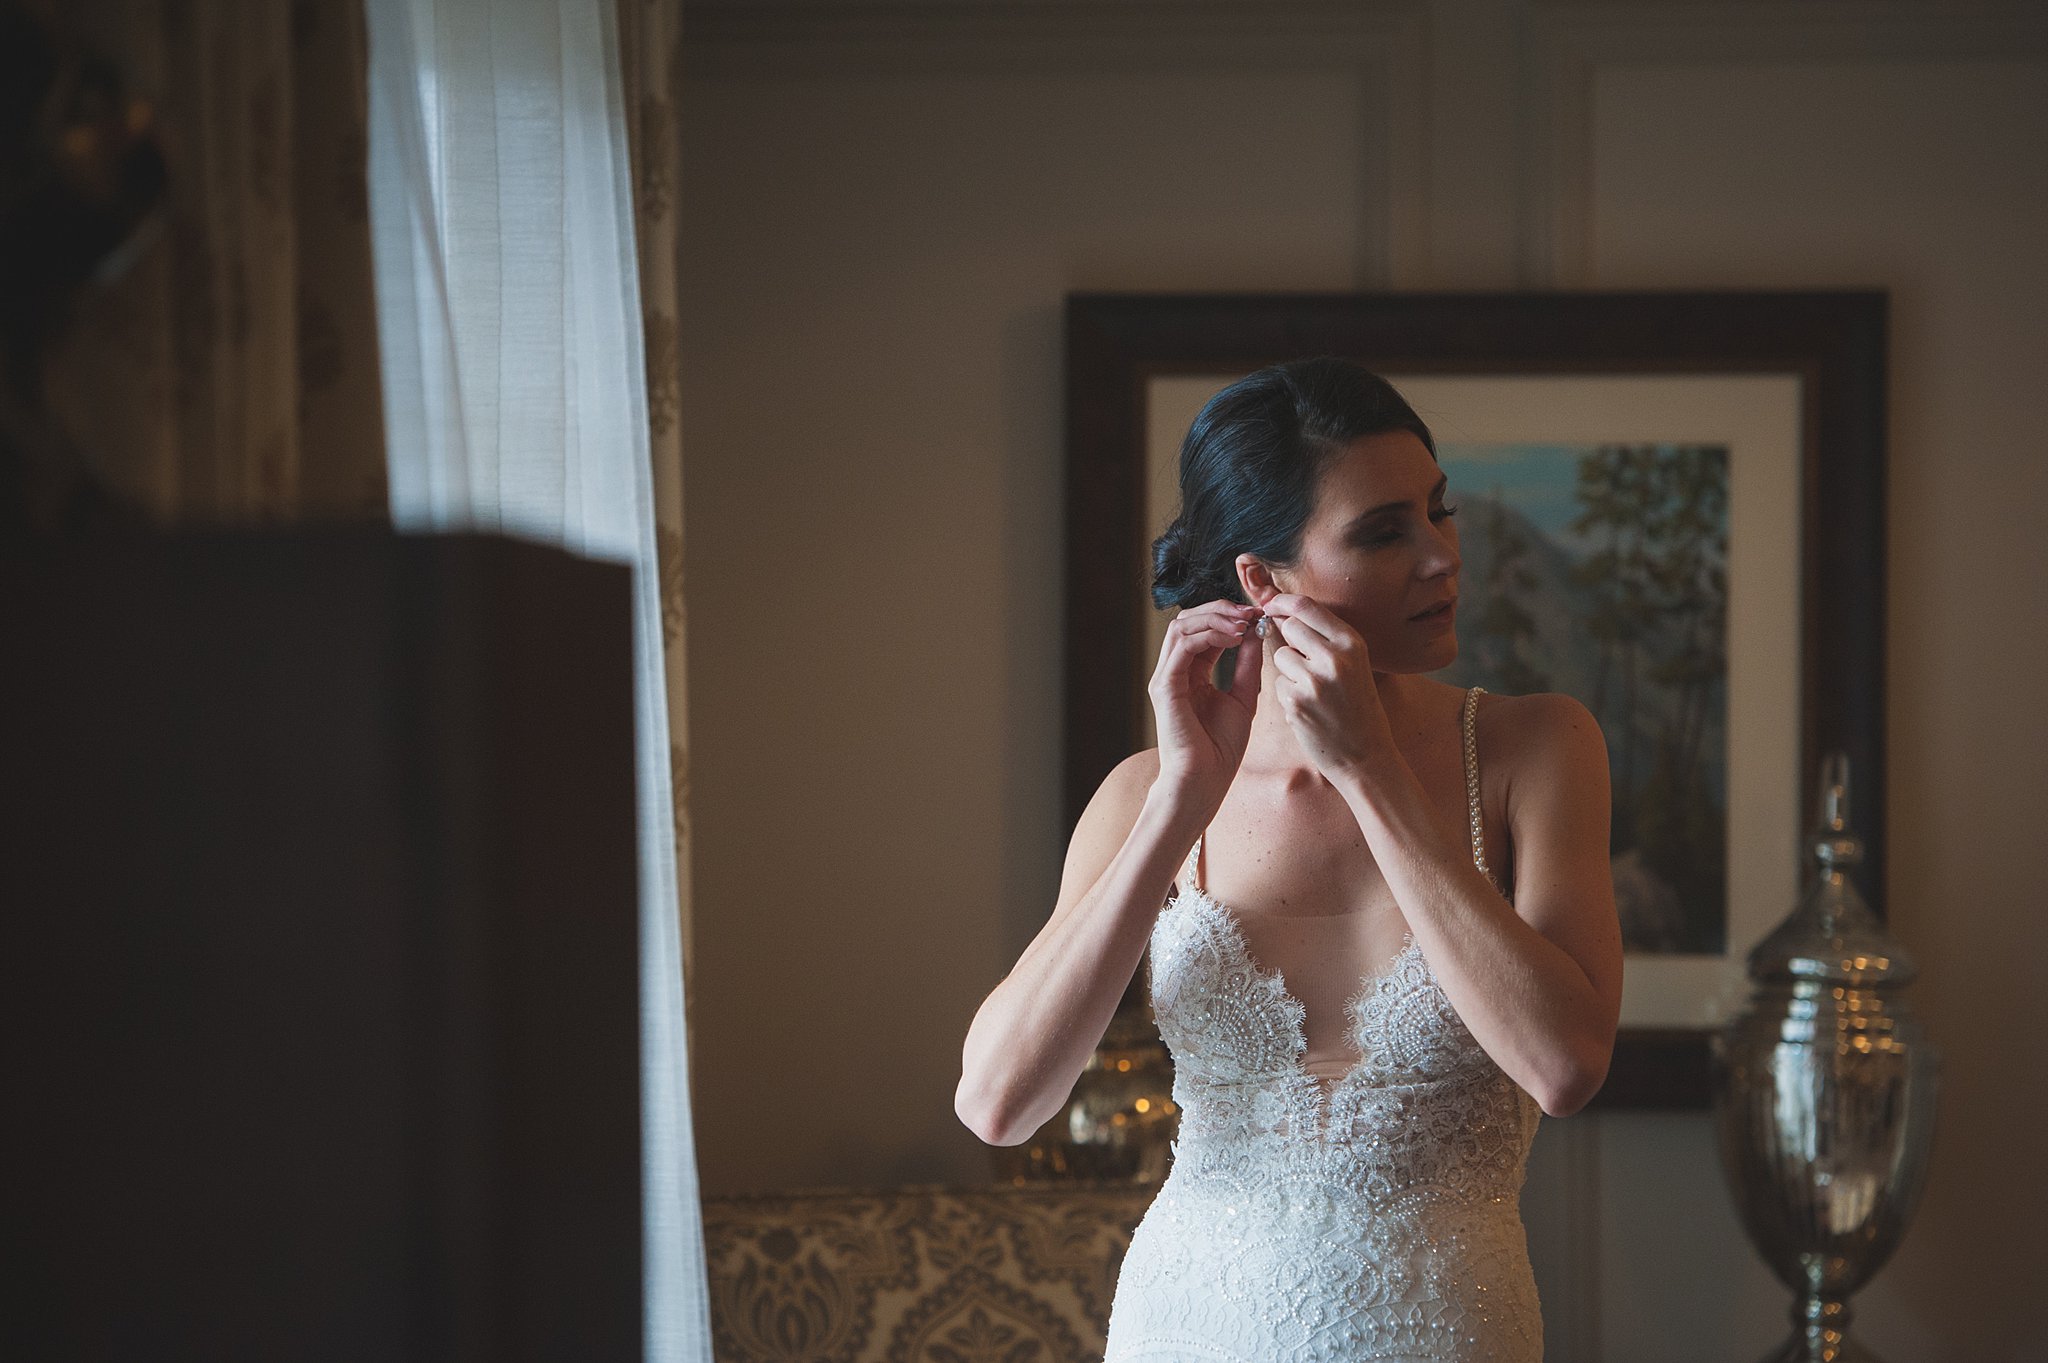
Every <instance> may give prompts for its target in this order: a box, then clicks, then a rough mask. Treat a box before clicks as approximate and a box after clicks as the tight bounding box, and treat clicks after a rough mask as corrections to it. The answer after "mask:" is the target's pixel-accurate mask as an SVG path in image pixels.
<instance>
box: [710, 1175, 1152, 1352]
mask: <svg viewBox="0 0 2048 1363" xmlns="http://www.w3.org/2000/svg"><path fill="white" fill-rule="evenodd" d="M1154 1191H1155V1190H1154V1189H1152V1188H1149V1187H1144V1186H1137V1185H1132V1184H1097V1183H1071V1184H1058V1185H1047V1184H1030V1185H1024V1186H1020V1187H991V1188H971V1189H960V1188H945V1187H940V1186H937V1185H926V1186H912V1187H906V1188H901V1189H894V1190H890V1191H885V1192H873V1193H868V1192H855V1191H825V1192H811V1193H801V1194H796V1195H793V1196H773V1197H726V1198H707V1199H706V1200H705V1203H704V1237H705V1250H706V1261H707V1263H708V1265H709V1268H710V1279H711V1320H712V1336H713V1341H714V1345H715V1350H716V1354H717V1357H718V1360H719V1363H770V1360H773V1361H774V1363H798V1360H802V1363H870V1361H872V1363H885V1361H886V1363H1082V1360H1087V1363H1099V1360H1100V1359H1101V1358H1102V1353H1103V1332H1104V1328H1105V1323H1106V1321H1107V1319H1108V1316H1109V1303H1110V1296H1111V1293H1112V1292H1113V1291H1114V1288H1115V1284H1116V1278H1117V1271H1118V1266H1119V1264H1120V1263H1121V1262H1122V1259H1123V1254H1124V1249H1125V1247H1126V1246H1127V1245H1128V1244H1129V1243H1130V1238H1131V1228H1132V1226H1134V1225H1135V1224H1136V1223H1137V1221H1138V1218H1139V1216H1140V1215H1141V1214H1143V1212H1144V1210H1145V1204H1146V1203H1147V1202H1148V1201H1150V1200H1151V1198H1152V1195H1153V1193H1154Z"/></svg>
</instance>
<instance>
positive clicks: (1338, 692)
mask: <svg viewBox="0 0 2048 1363" xmlns="http://www.w3.org/2000/svg"><path fill="white" fill-rule="evenodd" d="M1266 618H1267V619H1268V620H1269V621H1271V622H1272V623H1271V624H1270V625H1268V626H1267V628H1268V629H1269V630H1276V631H1277V638H1274V639H1269V640H1268V641H1267V642H1268V645H1269V646H1270V647H1272V649H1273V668H1274V671H1275V672H1277V673H1278V674H1279V675H1278V676H1277V677H1276V678H1275V679H1274V683H1273V699H1274V701H1275V702H1276V703H1277V704H1278V705H1279V706H1280V712H1281V714H1282V715H1284V716H1285V717H1286V719H1287V724H1288V727H1289V728H1291V729H1293V730H1294V737H1295V739H1296V741H1298V742H1299V743H1300V744H1301V750H1302V752H1303V754H1304V755H1306V756H1307V757H1308V759H1309V761H1311V762H1313V763H1314V764H1315V766H1316V770H1318V771H1320V772H1321V773H1322V774H1323V777H1324V779H1325V780H1328V781H1330V782H1332V783H1333V784H1334V783H1335V782H1336V780H1337V778H1338V777H1339V776H1340V775H1342V774H1343V773H1344V772H1346V771H1348V770H1355V769H1357V768H1359V767H1362V766H1366V765H1369V764H1371V763H1374V762H1377V761H1379V760H1380V759H1382V758H1384V757H1385V756H1386V755H1387V754H1388V753H1391V752H1393V751H1395V748H1394V734H1393V728H1392V726H1391V725H1389V724H1388V723H1387V712H1386V708H1385V707H1384V706H1382V705H1381V704H1380V691H1379V684H1378V683H1377V682H1375V681H1374V680H1373V675H1372V659H1371V657H1370V656H1368V655H1367V652H1366V647H1365V640H1364V639H1363V638H1362V637H1361V636H1360V635H1359V633H1358V631H1357V630H1354V629H1353V628H1351V626H1349V625H1347V624H1345V623H1344V621H1342V620H1340V619H1339V618H1338V617H1337V616H1336V614H1335V613H1334V612H1332V611H1331V610H1330V609H1329V607H1327V606H1325V605H1323V604H1322V603H1321V602H1320V601H1317V600H1315V599H1314V598H1312V597H1307V596H1301V595H1297V594H1295V593H1292V592H1283V593H1281V594H1280V595H1278V596H1275V597H1272V598H1270V599H1268V600H1267V602H1266Z"/></svg>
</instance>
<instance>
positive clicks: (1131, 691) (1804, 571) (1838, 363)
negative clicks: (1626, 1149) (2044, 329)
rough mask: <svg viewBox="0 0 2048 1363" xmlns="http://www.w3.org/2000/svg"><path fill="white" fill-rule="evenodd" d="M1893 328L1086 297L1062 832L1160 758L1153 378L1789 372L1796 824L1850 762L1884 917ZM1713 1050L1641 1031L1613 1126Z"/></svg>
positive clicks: (1687, 1094) (1069, 416) (1434, 306)
mask: <svg viewBox="0 0 2048 1363" xmlns="http://www.w3.org/2000/svg"><path fill="white" fill-rule="evenodd" d="M1886 323H1887V295H1886V294H1885V293H1884V292H1883V291H1881V290H1822V291H1804V292H1777V291H1772V292H1759V291H1700V292H1648V291H1644V292H1584V293H1544V292H1523V293H1375V294H1292V295H1286V294H1282V295H1219V294H1196V295H1185V294H1171V295H1168V294H1075V295H1071V296H1069V298H1068V299H1067V307H1066V328H1065V330H1066V423H1067V424H1066V441H1067V452H1066V474H1067V484H1066V487H1067V495H1066V592H1065V608H1066V626H1065V642H1066V662H1065V718H1066V736H1065V767H1064V780H1065V788H1064V807H1063V814H1064V818H1065V825H1064V826H1065V828H1066V829H1067V830H1069V831H1070V832H1071V830H1072V829H1073V827H1074V825H1075V824H1076V823H1077V822H1078V821H1079V819H1080V815H1081V811H1082V809H1083V808H1084V807H1085V806H1086V804H1087V802H1088V799H1089V798H1090V796H1091V795H1092V794H1093V793H1094V791H1095V789H1096V787H1097V786H1098V785H1099V784H1100V783H1101V781H1102V778H1103V777H1104V776H1105V775H1107V774H1108V772H1109V771H1110V769H1111V768H1112V767H1114V766H1115V765H1116V764H1117V763H1118V762H1119V761H1121V760H1122V759H1123V758H1124V757H1126V756H1128V755H1129V754H1130V753H1132V752H1134V751H1136V750H1137V749H1138V748H1139V747H1140V746H1142V742H1141V734H1142V733H1143V731H1144V729H1143V721H1144V711H1143V710H1142V708H1141V707H1142V706H1143V704H1144V703H1145V698H1144V695H1143V690H1142V686H1139V687H1136V688H1134V687H1133V686H1132V685H1131V684H1130V679H1131V678H1132V677H1133V676H1137V677H1140V678H1143V677H1145V676H1148V675H1149V673H1150V670H1151V663H1152V661H1153V660H1152V659H1149V658H1141V657H1140V656H1139V653H1140V641H1141V639H1142V637H1143V629H1142V626H1143V623H1144V622H1143V619H1142V616H1141V614H1140V612H1141V611H1142V609H1143V606H1142V601H1143V599H1144V597H1143V589H1144V587H1145V585H1146V584H1147V582H1148V581H1149V578H1148V565H1147V561H1146V560H1147V550H1148V548H1149V542H1148V535H1149V530H1148V528H1147V524H1146V516H1145V511H1146V508H1145V505H1144V498H1145V479H1146V468H1145V459H1146V449H1145V422H1146V407H1145V403H1146V385H1147V384H1148V383H1149V382H1150V381H1151V380H1152V379H1154V378H1158V377H1162V376H1171V375H1204V374H1207V375H1213V374H1227V373H1247V372H1250V371H1251V370H1254V369H1258V368H1261V367H1263V366H1265V365H1268V364H1273V363H1277V362H1280V361H1284V360H1290V359H1297V358H1301V357H1304V356H1310V355H1325V354H1330V355H1343V356H1346V357H1349V358H1351V359H1355V360H1357V361H1358V362H1360V363H1361V364H1363V365H1365V366H1366V367H1367V368H1368V369H1371V370H1374V371H1376V372H1380V373H1389V374H1394V373H1428V374H1478V375H1543V374H1574V375H1587V374H1600V375H1607V374H1613V375H1622V374H1680V375H1683V374H1744V373H1750V374H1778V375H1782V374H1791V375H1794V376H1796V377H1797V378H1798V380H1799V383H1800V397H1801V402H1800V408H1801V421H1802V426H1803V430H1802V433H1801V440H1800V445H1801V460H1802V467H1801V469H1800V473H1799V479H1798V482H1799V487H1800V490H1801V495H1800V507H1799V514H1798V525H1799V544H1798V546H1797V560H1798V563H1799V565H1800V580H1799V584H1798V587H1799V590H1798V597H1799V626H1798V637H1799V659H1798V693H1799V697H1800V701H1799V707H1800V713H1799V719H1798V729H1799V752H1798V755H1797V760H1798V763H1799V773H1798V789H1799V810H1800V816H1801V818H1802V819H1805V818H1808V817H1810V816H1811V811H1812V810H1813V808H1814V800H1815V794H1816V792H1815V790H1814V785H1815V780H1816V772H1817V770H1818V765H1819V760H1820V755H1821V754H1822V753H1824V752H1827V751H1830V750H1833V749H1841V750H1842V751H1844V752H1846V753H1847V754H1848V756H1849V761H1850V770H1851V772H1852V773H1853V780H1854V782H1855V802H1856V803H1855V810H1856V812H1855V817H1856V820H1857V824H1858V828H1859V831H1860V832H1861V834H1862V836H1863V838H1864V846H1865V849H1866V859H1865V862H1864V864H1863V868H1862V874H1861V875H1860V876H1859V885H1860V887H1861V888H1862V890H1863V892H1864V894H1865V896H1866V898H1867V899H1868V900H1869V902H1870V905H1871V907H1872V909H1873V910H1874V911H1875V912H1876V913H1877V914H1878V915H1879V916H1880V917H1882V916H1883V915H1884V912H1885V904H1884V885H1885V875H1884V852H1885V846H1886V840H1885V836H1884V809H1885V797H1884V791H1885V764H1884V661H1885V650H1884V601H1885V557H1884V532H1885V505H1884V503H1885V431H1886V410H1885V377H1886V375H1885V359H1886ZM1119 584H1123V586H1124V587H1127V588H1128V589H1119ZM1800 831H1801V832H1802V833H1803V832H1804V831H1805V830H1804V829H1803V828H1802V829H1801V830H1800ZM1804 874H1805V869H1804V868H1802V875H1804ZM1790 908H1791V904H1790V903H1789V902H1788V903H1787V904H1786V905H1785V906H1784V909H1785V911H1789V910H1790ZM1773 916H1776V915H1775V912H1774V914H1773ZM1140 978H1142V972H1141V974H1140ZM1135 987H1136V986H1135V983H1134V988H1135ZM1707 1036H1708V1033H1707V1032H1706V1031H1704V1030H1700V1029H1684V1028H1625V1029H1624V1030H1623V1032H1622V1035H1621V1037H1620V1038H1619V1041H1618V1043H1617V1045H1616V1049H1615V1056H1614V1063H1613V1066H1612V1068H1611V1070H1610V1072H1609V1075H1608V1080H1607V1084H1606V1087H1605V1088H1604V1089H1603V1090H1602V1092H1601V1095H1600V1097H1599V1098H1597V1099H1596V1100H1595V1106H1596V1107H1605V1108H1610V1109H1611V1108H1703V1107H1705V1106H1706V1105H1707V1102H1708V1096H1709V1095H1708V1052H1707Z"/></svg>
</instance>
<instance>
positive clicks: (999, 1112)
mask: <svg viewBox="0 0 2048 1363" xmlns="http://www.w3.org/2000/svg"><path fill="white" fill-rule="evenodd" d="M953 1114H954V1115H955V1116H957V1117H958V1118H959V1119H960V1121H961V1123H962V1124H963V1125H965V1126H966V1128H967V1129H968V1130H969V1131H972V1132H973V1133H974V1134H975V1136H976V1137H977V1138H978V1139H979V1140H981V1141H982V1143H983V1144H985V1145H1022V1144H1023V1143H1024V1142H1025V1141H1027V1140H1029V1139H1030V1138H1031V1130H1032V1129H1031V1128H1029V1127H1026V1128H1025V1129H1024V1130H1023V1131H1022V1132H1021V1133H1020V1132H1019V1131H1018V1130H1017V1127H1018V1123H1017V1121H1016V1120H1015V1117H1014V1115H1013V1114H1012V1113H1011V1112H1010V1111H1009V1109H1008V1105H1007V1104H1005V1103H1003V1102H1001V1101H999V1100H998V1099H997V1098H996V1097H995V1096H994V1095H992V1094H989V1093H986V1092H984V1091H982V1090H981V1089H978V1088H976V1087H974V1086H973V1085H970V1084H969V1083H968V1081H967V1077H966V1076H965V1075H962V1076H961V1079H960V1086H959V1087H958V1088H957V1089H955V1090H954V1091H953Z"/></svg>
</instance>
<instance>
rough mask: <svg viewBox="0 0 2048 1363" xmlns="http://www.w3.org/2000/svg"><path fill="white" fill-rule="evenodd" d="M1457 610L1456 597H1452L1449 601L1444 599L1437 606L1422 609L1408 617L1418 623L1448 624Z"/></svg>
mask: <svg viewBox="0 0 2048 1363" xmlns="http://www.w3.org/2000/svg"><path fill="white" fill-rule="evenodd" d="M1457 610H1458V602H1457V600H1456V598H1453V599H1451V600H1449V601H1446V602H1445V603H1444V604H1443V605H1441V606H1438V607H1437V608H1436V609H1435V610H1433V611H1424V612H1423V613H1422V614H1420V615H1416V616H1411V617H1410V619H1412V620H1414V622H1415V623H1416V624H1418V625H1442V624H1448V623H1450V620H1451V617H1452V616H1453V615H1455V614H1457Z"/></svg>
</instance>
